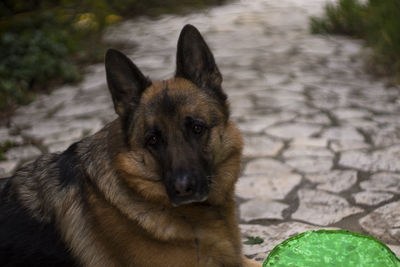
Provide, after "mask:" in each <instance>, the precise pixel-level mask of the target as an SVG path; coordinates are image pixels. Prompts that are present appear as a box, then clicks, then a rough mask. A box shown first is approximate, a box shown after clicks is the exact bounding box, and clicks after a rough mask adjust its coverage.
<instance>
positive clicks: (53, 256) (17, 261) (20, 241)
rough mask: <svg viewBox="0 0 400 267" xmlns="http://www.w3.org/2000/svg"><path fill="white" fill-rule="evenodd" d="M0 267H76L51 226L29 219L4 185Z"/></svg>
mask: <svg viewBox="0 0 400 267" xmlns="http://www.w3.org/2000/svg"><path fill="white" fill-rule="evenodd" d="M0 266H7V267H23V266H24V267H25V266H26V267H36V266H38V267H39V266H60V267H63V266H78V264H77V263H76V262H74V260H73V259H72V257H71V256H70V254H69V252H68V249H67V248H66V247H65V246H64V244H63V243H62V242H61V241H60V236H59V234H58V233H57V230H56V228H55V226H54V223H53V222H50V223H44V222H41V221H39V220H37V219H35V218H33V217H32V216H30V215H29V213H28V212H27V210H25V209H24V208H23V207H21V205H20V204H19V202H18V200H17V199H16V197H15V194H13V193H12V192H11V191H10V183H8V184H7V185H6V186H5V188H4V189H3V191H2V193H1V203H0Z"/></svg>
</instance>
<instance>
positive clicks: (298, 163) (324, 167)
mask: <svg viewBox="0 0 400 267" xmlns="http://www.w3.org/2000/svg"><path fill="white" fill-rule="evenodd" d="M286 164H287V165H289V166H290V167H292V168H294V169H296V170H298V171H299V172H302V173H318V172H325V171H329V170H330V169H331V168H332V166H333V158H332V157H319V158H318V157H295V158H288V159H286Z"/></svg>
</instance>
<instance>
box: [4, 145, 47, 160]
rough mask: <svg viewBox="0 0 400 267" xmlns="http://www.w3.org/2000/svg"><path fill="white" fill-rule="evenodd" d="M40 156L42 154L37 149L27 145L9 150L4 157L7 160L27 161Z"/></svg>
mask: <svg viewBox="0 0 400 267" xmlns="http://www.w3.org/2000/svg"><path fill="white" fill-rule="evenodd" d="M40 154H42V152H41V151H40V150H39V149H38V148H37V147H34V146H32V145H27V146H19V147H13V148H11V149H9V150H8V151H7V152H6V154H5V156H6V158H7V159H9V160H15V159H19V160H28V159H33V158H36V157H37V156H39V155H40Z"/></svg>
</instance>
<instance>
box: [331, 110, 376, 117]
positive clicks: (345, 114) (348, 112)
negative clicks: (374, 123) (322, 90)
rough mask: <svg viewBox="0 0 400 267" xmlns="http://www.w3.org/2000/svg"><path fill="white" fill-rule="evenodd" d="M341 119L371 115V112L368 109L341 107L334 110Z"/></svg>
mask: <svg viewBox="0 0 400 267" xmlns="http://www.w3.org/2000/svg"><path fill="white" fill-rule="evenodd" d="M333 113H334V114H335V116H336V117H337V118H338V119H339V120H345V119H353V118H363V117H369V116H370V115H371V114H370V113H369V112H368V111H366V110H360V109H356V108H341V109H337V110H335V111H333Z"/></svg>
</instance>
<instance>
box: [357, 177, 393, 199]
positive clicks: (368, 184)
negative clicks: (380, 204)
mask: <svg viewBox="0 0 400 267" xmlns="http://www.w3.org/2000/svg"><path fill="white" fill-rule="evenodd" d="M360 187H361V188H362V189H364V190H368V191H385V192H392V193H395V194H400V174H396V173H389V172H382V173H376V174H374V175H372V176H371V178H370V179H369V180H366V181H363V182H361V183H360Z"/></svg>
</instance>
